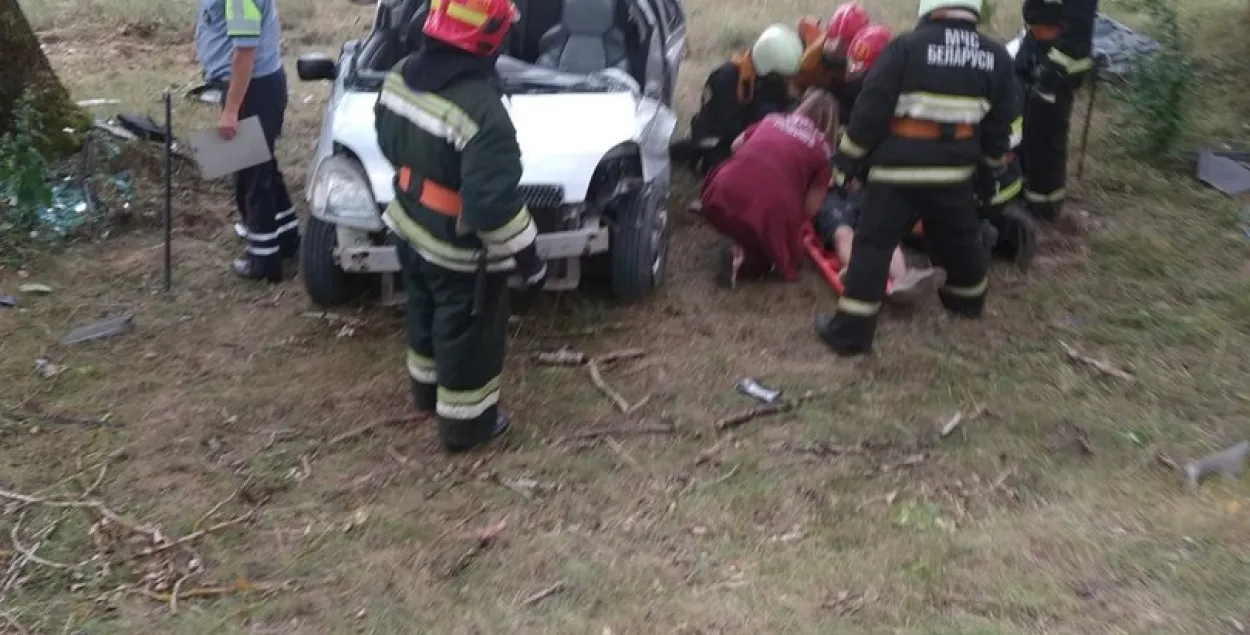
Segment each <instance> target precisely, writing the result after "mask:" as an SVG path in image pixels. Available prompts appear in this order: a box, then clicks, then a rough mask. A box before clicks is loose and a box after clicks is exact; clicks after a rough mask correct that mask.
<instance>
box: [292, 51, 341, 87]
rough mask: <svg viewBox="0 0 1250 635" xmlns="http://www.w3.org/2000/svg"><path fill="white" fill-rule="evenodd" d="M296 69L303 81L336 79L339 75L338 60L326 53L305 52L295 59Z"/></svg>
mask: <svg viewBox="0 0 1250 635" xmlns="http://www.w3.org/2000/svg"><path fill="white" fill-rule="evenodd" d="M295 70H296V72H297V73H298V74H299V78H300V80H301V81H305V82H315V81H320V80H325V81H331V82H332V81H334V79H335V78H336V77H338V75H339V65H338V62H336V61H334V60H333V59H332V58H331V57H330V56H329V55H326V54H325V53H305V54H303V55H301V56H299V59H298V60H296V61H295Z"/></svg>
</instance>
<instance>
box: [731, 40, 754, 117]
mask: <svg viewBox="0 0 1250 635" xmlns="http://www.w3.org/2000/svg"><path fill="white" fill-rule="evenodd" d="M733 63H734V66H737V67H738V103H740V104H746V103H750V102H752V101H755V62H752V61H751V52H750V51H744V52H742V53H734V56H733Z"/></svg>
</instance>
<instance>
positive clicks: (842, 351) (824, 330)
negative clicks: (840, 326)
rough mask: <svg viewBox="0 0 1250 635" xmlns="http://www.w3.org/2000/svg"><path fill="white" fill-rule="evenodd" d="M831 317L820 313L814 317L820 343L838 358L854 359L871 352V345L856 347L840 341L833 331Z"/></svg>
mask: <svg viewBox="0 0 1250 635" xmlns="http://www.w3.org/2000/svg"><path fill="white" fill-rule="evenodd" d="M834 317H835V316H833V315H828V314H824V313H821V314H819V315H817V316H816V334H817V335H819V336H820V339H821V341H823V342H824V343H825V345H826V346H828V347H829V349H830V350H832V351H833V352H834V354H836V355H837V356H839V357H854V356H856V355H867V354H869V353H871V352H872V345H871V344H870V345H867V346H856V345H852V344H848V343H847V342H845V341H841V340H842V339H843V338H838V337H836V336H835V335H834V331H833V321H834Z"/></svg>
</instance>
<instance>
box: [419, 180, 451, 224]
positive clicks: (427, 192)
mask: <svg viewBox="0 0 1250 635" xmlns="http://www.w3.org/2000/svg"><path fill="white" fill-rule="evenodd" d="M418 200H419V201H420V203H421V205H423V206H424V207H425V208H427V209H429V210H432V211H435V212H438V213H439V214H442V215H443V216H451V217H453V218H454V217H457V216H459V215H460V211H461V201H460V193H459V192H457V191H455V190H453V189H451V188H447V187H443V186H442V185H439V184H438V183H435V182H434V181H431V180H429V179H425V180H424V181H422V182H421V198H419V199H418Z"/></svg>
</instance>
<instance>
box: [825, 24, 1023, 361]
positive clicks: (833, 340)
mask: <svg viewBox="0 0 1250 635" xmlns="http://www.w3.org/2000/svg"><path fill="white" fill-rule="evenodd" d="M982 9H983V6H982V0H920V3H919V11H918V13H919V17H920V22H919V23H918V24H917V25H916V28H915V30H913V31H911V32H910V33H905V34H903V35H900V36H899V37H897V38H895V39H894V40H893V41H892V42H890V44H889V45H888V46H886V48H885V50H884V51H882V53H881V55H880V57H878V58H877V61H876V63H875V64H874V65H873V67H872V69H871V70H870V71H868V76H867V78H865V80H864V87H863V90H862V91H861V92H860V95H859V99H858V100H857V102H856V104H855V109H854V110H853V111H852V112H851V121H850V123H849V125H848V126H847V127H846V132H845V133H844V134H843V135H842V139H841V141H840V142H839V143H838V152H837V154H836V155H835V156H834V159H833V160H834V164H835V166H836V169H835V176H834V181H835V184H836V185H838V186H839V187H845V186H846V184H847V183H848V180H849V178H850V177H852V176H858V175H861V174H864V175H866V176H865V178H864V183H865V186H864V187H865V195H864V206H863V212H862V214H861V216H860V220H859V227H857V228H856V231H855V237H854V250H853V254H852V256H851V262H850V263H849V266H848V268H847V272H846V289H845V292H844V293H843V295H842V297H841V298H839V299H838V307H837V312H836V313H835V314H834V315H832V316H823V315H822V316H818V317H817V320H816V330H817V332H818V334H819V335H820V337H821V339H822V340H824V342H825V343H826V344H827V345H828V346H829V347H830V348H831V349H832V350H833V352H834V353H836V354H838V355H863V354H866V353H869V352H871V350H872V346H873V340H874V339H875V335H876V329H877V317H878V314H879V313H880V310H881V302H882V299H883V298H884V295H885V288H886V279H887V277H888V275H889V267H890V255H891V253H892V252H893V251H894V248H895V247H897V246H898V244H899V242H900V241H901V240H902V239H903V238H904V237H905V236H907V235H908V234H909V233H910V232H911V230H912V227H913V226H914V224H915V222H916V220H917V219H921V220H923V221H924V224H925V227H924V229H925V233H926V234H927V237H928V242H929V244H930V250H929V251H930V256H931V258H932V260H933V261H934V264H935V265H937V266H939V267H941V268H942V269H944V270H945V271H946V283H945V285H943V286H942V288H941V289H940V290H939V291H938V295H939V297H940V298H941V300H942V305H943V306H944V307H945V308H946V309H947V310H948V311H950V312H951V313H954V314H956V315H959V316H964V317H969V318H978V317H980V316H981V315H982V313H983V312H984V310H985V296H986V291H987V288H988V281H987V279H986V272H987V270H988V268H989V257H988V256H989V254H988V253H987V252H986V251H985V250H984V249H983V248H982V247H981V232H980V220H979V219H978V217H977V208H976V203H975V185H974V176H975V174H976V171H977V168H978V166H980V165H981V164H983V163H984V164H985V165H987V166H990V167H991V168H996V169H1002V167H1003V166H1004V165H1005V157H1006V155H1007V153H1008V151H1010V149H1011V143H1010V141H1011V140H1010V136H1011V122H1012V120H1013V119H1015V118H1016V116H1017V114H1018V112H1019V106H1018V104H1017V102H1016V92H1015V87H1014V86H1013V81H1014V78H1013V75H1012V73H1013V71H1012V61H1011V55H1010V54H1008V53H1007V49H1006V47H1005V46H1003V45H1002V44H1001V43H999V42H997V41H995V40H993V39H990V38H988V37H983V36H982V35H981V34H980V32H979V31H978V26H979V24H980V21H981V12H982Z"/></svg>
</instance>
